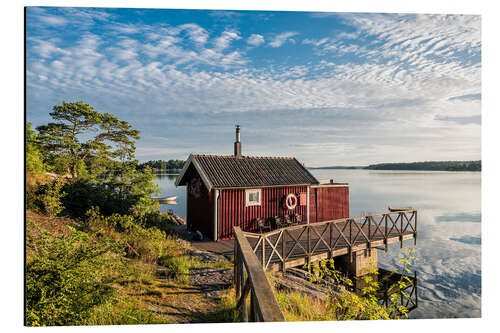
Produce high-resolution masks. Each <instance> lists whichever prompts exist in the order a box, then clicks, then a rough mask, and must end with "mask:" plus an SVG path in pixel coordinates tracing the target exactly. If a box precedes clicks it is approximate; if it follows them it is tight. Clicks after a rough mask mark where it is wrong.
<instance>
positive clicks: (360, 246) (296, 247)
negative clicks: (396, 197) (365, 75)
mask: <svg viewBox="0 0 500 333" xmlns="http://www.w3.org/2000/svg"><path fill="white" fill-rule="evenodd" d="M243 234H244V235H245V236H246V238H247V239H248V241H249V243H250V245H251V247H252V250H253V251H254V253H255V254H256V255H257V258H259V260H260V262H261V263H262V266H263V268H264V269H265V270H271V271H275V270H283V269H286V268H289V267H296V266H299V265H304V264H307V263H310V262H313V261H315V260H318V259H325V258H333V257H336V256H340V255H345V254H349V253H353V252H357V251H361V250H365V249H369V250H371V249H375V248H380V247H381V246H383V248H384V249H385V250H387V245H388V244H391V243H396V242H399V243H400V244H401V247H402V244H403V241H404V240H408V239H413V240H414V242H415V243H416V239H417V211H416V210H404V211H396V212H388V213H382V214H374V215H366V216H359V217H355V218H347V219H339V220H333V221H324V222H317V223H312V224H302V225H297V226H291V227H286V228H282V229H277V230H273V231H271V232H267V233H263V234H257V233H249V232H243ZM192 244H193V246H195V247H198V248H200V249H203V250H206V251H211V252H215V253H219V254H223V255H231V254H233V253H234V241H233V240H227V241H219V242H194V243H192Z"/></svg>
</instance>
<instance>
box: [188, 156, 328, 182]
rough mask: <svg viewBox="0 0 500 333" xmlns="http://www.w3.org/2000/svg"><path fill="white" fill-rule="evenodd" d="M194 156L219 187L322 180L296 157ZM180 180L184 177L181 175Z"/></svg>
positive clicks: (206, 174) (209, 178)
mask: <svg viewBox="0 0 500 333" xmlns="http://www.w3.org/2000/svg"><path fill="white" fill-rule="evenodd" d="M191 159H192V162H193V163H197V164H198V166H199V167H200V168H201V169H202V172H203V173H204V175H202V177H203V176H205V177H206V179H207V180H208V181H209V182H210V183H211V185H212V187H215V188H222V187H258V186H273V185H296V184H319V182H318V180H316V178H314V176H313V175H311V173H310V172H309V171H308V170H307V169H306V168H305V167H304V166H303V165H302V164H300V162H299V161H297V160H296V159H295V158H292V157H252V156H242V157H236V156H214V155H191ZM182 176H183V174H181V175H179V177H182ZM179 183H184V181H182V179H179Z"/></svg>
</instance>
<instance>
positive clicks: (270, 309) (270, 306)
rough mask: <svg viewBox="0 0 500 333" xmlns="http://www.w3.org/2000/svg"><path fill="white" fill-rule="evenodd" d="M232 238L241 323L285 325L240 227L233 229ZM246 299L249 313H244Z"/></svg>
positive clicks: (266, 281) (258, 263)
mask: <svg viewBox="0 0 500 333" xmlns="http://www.w3.org/2000/svg"><path fill="white" fill-rule="evenodd" d="M234 235H235V238H234V284H235V290H236V299H237V300H238V303H237V308H241V316H242V318H241V319H242V321H285V318H284V317H283V313H282V312H281V309H280V307H279V305H278V302H277V301H276V298H275V296H274V293H273V290H272V288H271V285H270V284H269V282H268V280H267V277H266V274H265V272H264V270H263V269H262V265H261V263H260V262H259V259H257V256H256V255H255V254H254V252H253V251H252V247H251V246H250V244H249V243H248V240H247V239H246V237H245V236H244V234H243V232H242V231H241V229H240V228H239V227H234ZM245 272H246V274H245ZM248 295H250V307H249V308H250V309H249V310H250V313H248V311H247V301H246V299H247V296H248Z"/></svg>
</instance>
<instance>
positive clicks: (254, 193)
mask: <svg viewBox="0 0 500 333" xmlns="http://www.w3.org/2000/svg"><path fill="white" fill-rule="evenodd" d="M245 197H246V200H245V206H246V207H248V206H260V197H261V191H260V189H259V190H245Z"/></svg>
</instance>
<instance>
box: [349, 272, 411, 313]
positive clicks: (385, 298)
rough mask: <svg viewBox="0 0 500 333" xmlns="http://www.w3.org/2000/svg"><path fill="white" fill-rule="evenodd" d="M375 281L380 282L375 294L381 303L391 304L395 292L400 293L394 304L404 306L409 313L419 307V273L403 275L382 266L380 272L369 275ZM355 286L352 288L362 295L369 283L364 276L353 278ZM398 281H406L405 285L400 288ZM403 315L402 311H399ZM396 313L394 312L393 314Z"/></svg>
mask: <svg viewBox="0 0 500 333" xmlns="http://www.w3.org/2000/svg"><path fill="white" fill-rule="evenodd" d="M369 276H370V277H371V279H372V281H373V282H378V283H379V287H378V289H377V291H376V292H375V296H376V297H377V299H378V300H379V302H378V303H379V304H381V305H384V306H390V305H391V296H392V295H394V294H399V297H397V298H396V304H392V305H393V306H396V307H399V306H400V305H402V306H404V307H405V308H406V309H407V310H408V313H411V312H412V311H414V310H415V309H417V307H418V292H417V283H418V279H417V274H416V273H415V274H414V276H408V275H402V274H400V273H397V272H392V271H388V270H385V269H382V268H380V269H379V270H378V274H370V275H369ZM352 281H353V288H352V290H353V291H354V292H356V294H358V295H362V294H363V292H362V290H363V288H365V287H368V283H367V282H366V280H365V279H364V278H363V277H358V278H352ZM398 281H404V282H405V286H404V287H403V288H399V286H398ZM398 314H399V315H401V313H400V312H399V313H398ZM392 315H394V314H392Z"/></svg>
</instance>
